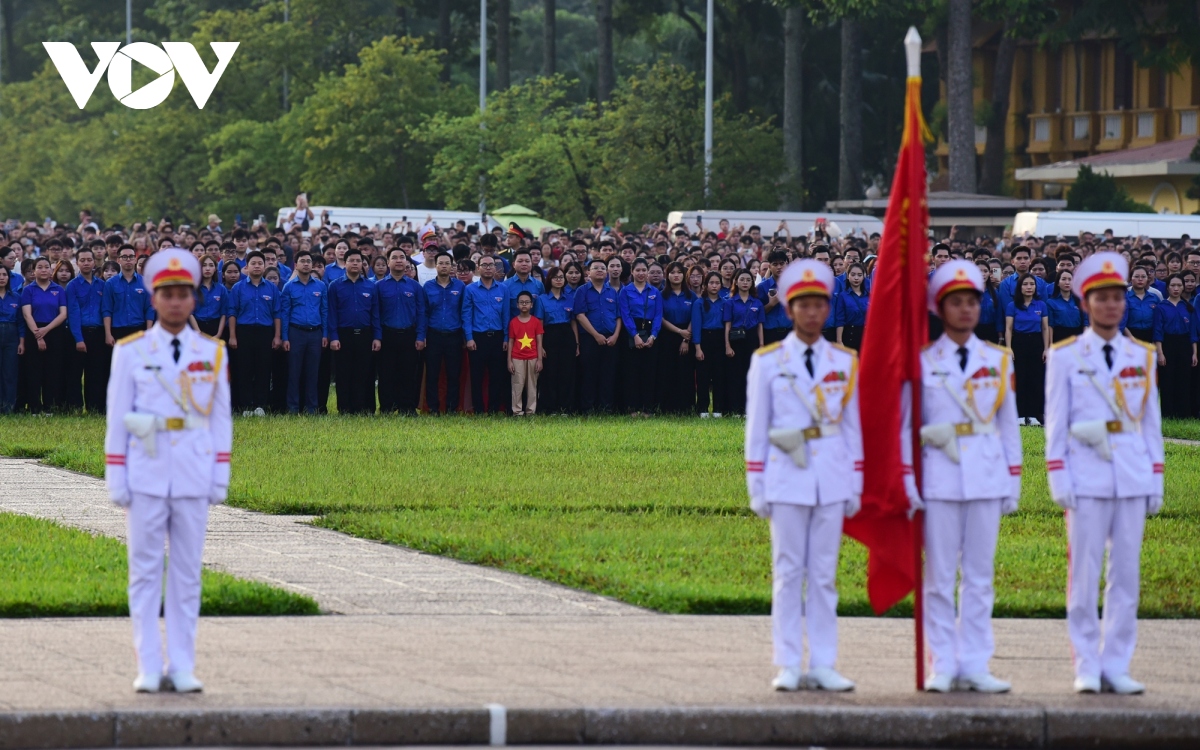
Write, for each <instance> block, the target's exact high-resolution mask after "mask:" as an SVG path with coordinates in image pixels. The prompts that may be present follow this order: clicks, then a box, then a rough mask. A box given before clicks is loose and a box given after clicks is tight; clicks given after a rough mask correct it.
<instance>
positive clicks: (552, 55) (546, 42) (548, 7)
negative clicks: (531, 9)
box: [542, 0, 558, 78]
mask: <svg viewBox="0 0 1200 750" xmlns="http://www.w3.org/2000/svg"><path fill="white" fill-rule="evenodd" d="M542 8H543V9H544V12H543V20H542V75H544V76H546V77H547V78H549V77H550V76H552V75H554V72H555V70H556V69H557V67H558V64H557V63H558V48H557V46H556V45H557V43H558V31H557V27H556V25H555V24H556V22H557V20H558V18H557V16H558V2H557V0H542Z"/></svg>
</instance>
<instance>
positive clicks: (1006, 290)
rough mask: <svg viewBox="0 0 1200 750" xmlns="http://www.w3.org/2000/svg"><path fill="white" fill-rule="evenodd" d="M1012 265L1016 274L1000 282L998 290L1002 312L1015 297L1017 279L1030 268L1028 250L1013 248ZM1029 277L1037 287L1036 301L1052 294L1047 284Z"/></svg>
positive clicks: (1021, 247) (1022, 247)
mask: <svg viewBox="0 0 1200 750" xmlns="http://www.w3.org/2000/svg"><path fill="white" fill-rule="evenodd" d="M1012 265H1013V269H1014V270H1016V273H1014V274H1013V275H1011V276H1009V277H1008V278H1006V279H1004V280H1003V281H1001V282H1000V288H999V290H998V291H999V293H1000V305H1001V306H1002V309H1004V310H1008V306H1009V305H1010V304H1012V303H1013V301H1014V300H1015V299H1016V297H1017V281H1018V279H1020V278H1021V277H1023V276H1024V275H1025V274H1027V273H1029V269H1030V266H1031V265H1032V256H1031V255H1030V250H1029V248H1027V247H1024V246H1021V245H1018V246H1017V247H1015V248H1013V251H1012ZM1031 277H1032V278H1033V283H1034V285H1035V286H1036V287H1037V297H1038V299H1044V298H1045V297H1046V296H1047V295H1049V294H1053V293H1054V292H1053V290H1052V289H1051V285H1050V284H1049V283H1048V282H1046V281H1044V280H1042V279H1039V278H1038V277H1037V276H1032V274H1031Z"/></svg>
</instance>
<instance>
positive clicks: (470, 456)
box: [0, 417, 1200, 617]
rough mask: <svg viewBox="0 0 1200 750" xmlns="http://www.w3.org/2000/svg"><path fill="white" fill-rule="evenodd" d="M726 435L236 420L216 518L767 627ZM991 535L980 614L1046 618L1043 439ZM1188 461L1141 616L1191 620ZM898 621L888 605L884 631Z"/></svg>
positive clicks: (1173, 484)
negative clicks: (309, 525)
mask: <svg viewBox="0 0 1200 750" xmlns="http://www.w3.org/2000/svg"><path fill="white" fill-rule="evenodd" d="M742 429H743V423H742V422H740V421H738V420H699V419H653V420H644V421H642V420H638V421H633V420H630V419H628V418H624V417H620V418H611V419H587V420H584V419H572V418H556V417H539V418H536V419H527V420H516V419H500V418H490V419H480V418H474V417H445V418H439V419H430V418H427V417H422V418H362V417H327V418H315V419H314V418H287V417H273V418H267V419H238V420H237V422H236V427H235V436H236V437H235V446H234V455H233V477H234V479H233V486H232V488H231V491H230V502H231V503H232V504H233V505H237V506H240V507H245V508H251V509H254V510H259V511H265V512H271V513H303V514H313V515H317V516H320V519H319V521H318V523H319V524H320V525H322V526H326V527H329V528H333V529H338V530H341V531H346V532H349V533H351V534H355V535H358V536H362V537H366V538H371V539H379V540H383V541H388V542H393V543H396V544H403V545H406V546H409V547H413V548H416V549H421V550H424V551H427V552H432V553H436V554H442V555H447V556H451V557H455V558H458V559H462V560H467V561H471V562H478V563H483V564H485V565H492V566H495V567H500V568H505V569H507V570H512V571H516V572H520V573H526V574H529V575H534V576H538V577H541V578H546V579H549V580H553V581H558V582H561V583H564V584H567V585H570V586H576V587H579V588H585V589H588V590H591V591H596V592H600V593H603V594H607V595H610V596H614V597H616V598H619V599H622V600H625V601H629V602H632V603H635V604H640V605H643V606H647V607H652V608H655V609H659V610H663V611H667V612H694V613H714V612H724V613H765V612H767V611H769V606H770V560H769V558H770V551H769V534H768V529H767V524H766V523H765V522H763V521H761V520H759V519H758V518H756V517H755V516H754V515H753V514H751V513H750V511H749V510H748V509H747V507H746V497H745V481H744V479H743V476H744V475H743V473H742V469H743V462H742V450H741V441H742ZM102 434H103V423H102V422H101V421H99V420H93V419H88V418H83V417H55V418H51V419H36V418H28V417H8V418H0V453H4V454H8V455H26V456H38V457H42V458H43V459H44V460H46V461H47V462H49V463H51V464H54V465H58V466H63V467H66V468H70V469H75V470H78V471H83V472H87V473H92V474H97V475H99V474H101V473H102V471H103V465H102V462H103V449H102V440H101V438H102ZM1024 434H1025V447H1026V453H1027V458H1026V469H1027V471H1026V475H1025V493H1024V499H1023V502H1022V507H1021V510H1020V512H1018V513H1017V514H1015V515H1013V516H1009V517H1008V518H1006V519H1005V520H1004V523H1003V526H1002V529H1001V539H1000V547H999V552H998V559H997V581H996V613H997V615H1000V616H1055V617H1057V616H1061V615H1062V614H1063V610H1064V587H1065V582H1066V567H1065V565H1066V542H1065V534H1064V529H1063V517H1062V512H1061V511H1060V510H1059V509H1058V508H1057V507H1056V506H1055V505H1053V504H1052V503H1051V502H1050V500H1049V498H1048V494H1047V489H1046V479H1045V471H1044V469H1043V468H1042V467H1043V466H1044V462H1043V459H1042V453H1041V452H1042V434H1043V433H1042V431H1041V430H1038V429H1027V430H1025V433H1024ZM1198 487H1200V449H1197V448H1192V447H1188V446H1179V445H1169V446H1168V448H1167V504H1166V509H1165V510H1164V512H1163V513H1162V514H1161V515H1160V516H1159V517H1157V518H1154V519H1151V520H1150V521H1149V522H1148V524H1147V532H1146V545H1145V553H1144V557H1143V571H1144V575H1143V588H1142V614H1143V615H1144V616H1148V617H1196V616H1200V593H1198V592H1200V589H1198V588H1197V587H1196V586H1195V581H1196V580H1197V578H1198V577H1200V499H1198V498H1197V493H1196V489H1197V488H1198ZM843 550H844V552H843V555H842V560H841V569H840V574H839V584H840V589H841V594H842V598H841V606H840V611H841V612H843V613H845V614H866V613H868V612H869V611H870V610H869V607H868V605H867V601H866V593H865V562H866V554H865V551H864V550H863V548H862V547H860V546H859V545H857V544H856V543H854V542H850V541H847V542H846V543H845V545H844V547H843ZM908 611H910V609H909V608H908V607H907V605H905V604H901V605H899V606H898V607H897V608H896V610H895V614H902V613H906V612H908Z"/></svg>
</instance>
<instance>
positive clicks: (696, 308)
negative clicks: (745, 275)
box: [692, 296, 727, 341]
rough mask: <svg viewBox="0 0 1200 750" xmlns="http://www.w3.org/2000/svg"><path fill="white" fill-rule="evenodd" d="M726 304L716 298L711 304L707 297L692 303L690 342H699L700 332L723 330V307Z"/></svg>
mask: <svg viewBox="0 0 1200 750" xmlns="http://www.w3.org/2000/svg"><path fill="white" fill-rule="evenodd" d="M726 304H727V302H726V301H725V300H724V299H721V297H720V296H718V297H717V301H716V302H713V301H712V300H710V299H708V297H701V298H700V299H697V300H696V301H695V302H693V303H692V340H693V341H699V340H700V332H701V331H712V330H717V329H724V328H725V305H726Z"/></svg>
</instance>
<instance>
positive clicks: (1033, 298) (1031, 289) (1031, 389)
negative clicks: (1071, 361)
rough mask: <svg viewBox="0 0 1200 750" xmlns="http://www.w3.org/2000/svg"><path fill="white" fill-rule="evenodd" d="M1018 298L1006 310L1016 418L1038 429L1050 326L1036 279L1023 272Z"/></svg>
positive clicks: (1005, 333)
mask: <svg viewBox="0 0 1200 750" xmlns="http://www.w3.org/2000/svg"><path fill="white" fill-rule="evenodd" d="M1016 288H1017V296H1016V298H1014V300H1013V301H1012V302H1010V303H1009V304H1008V308H1007V310H1005V324H1004V340H1005V341H1007V342H1009V348H1010V349H1012V352H1013V371H1014V374H1015V375H1016V394H1017V416H1018V417H1020V418H1021V419H1022V420H1023V421H1024V422H1025V424H1031V425H1034V426H1039V425H1041V423H1042V415H1043V413H1044V412H1045V403H1046V352H1048V351H1049V350H1050V323H1049V320H1048V319H1047V312H1048V311H1047V309H1046V303H1045V302H1044V301H1042V300H1040V299H1038V296H1037V278H1036V277H1035V276H1034V275H1033V274H1030V273H1023V274H1021V276H1020V281H1019V283H1018V285H1017V287H1016Z"/></svg>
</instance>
